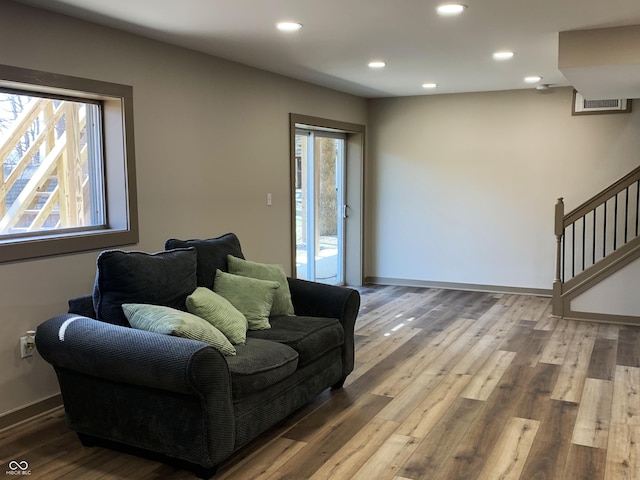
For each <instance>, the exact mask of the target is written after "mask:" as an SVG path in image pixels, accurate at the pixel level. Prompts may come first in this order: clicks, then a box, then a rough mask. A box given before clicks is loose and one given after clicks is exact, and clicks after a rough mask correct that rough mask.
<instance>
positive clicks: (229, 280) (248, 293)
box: [213, 270, 280, 330]
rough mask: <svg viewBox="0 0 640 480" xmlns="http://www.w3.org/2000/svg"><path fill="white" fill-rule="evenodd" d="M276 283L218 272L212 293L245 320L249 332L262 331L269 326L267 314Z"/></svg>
mask: <svg viewBox="0 0 640 480" xmlns="http://www.w3.org/2000/svg"><path fill="white" fill-rule="evenodd" d="M279 286H280V285H279V284H278V282H271V281H269V280H258V279H257V278H249V277H241V276H240V275H233V274H231V273H227V272H223V271H222V270H218V271H217V272H216V279H215V282H214V284H213V291H214V292H216V293H217V294H219V295H221V296H223V297H224V298H226V299H227V300H229V302H231V305H233V306H234V307H236V308H237V309H238V310H240V311H241V312H242V314H243V315H244V316H245V317H246V318H247V324H248V328H249V330H264V329H267V328H271V325H269V312H270V311H271V305H273V296H274V295H275V293H276V290H277V289H278V288H279Z"/></svg>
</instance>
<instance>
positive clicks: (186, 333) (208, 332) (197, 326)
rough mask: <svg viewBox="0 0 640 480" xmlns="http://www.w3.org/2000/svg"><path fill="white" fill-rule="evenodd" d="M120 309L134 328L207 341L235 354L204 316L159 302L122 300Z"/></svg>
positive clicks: (222, 351)
mask: <svg viewBox="0 0 640 480" xmlns="http://www.w3.org/2000/svg"><path fill="white" fill-rule="evenodd" d="M122 311H123V312H124V314H125V315H126V317H127V320H129V323H130V324H131V326H132V327H133V328H137V329H138V330H146V331H147V332H155V333H162V334H164V335H173V336H174V337H182V338H190V339H191V340H198V341H200V342H205V343H208V344H209V345H212V346H213V347H214V348H216V349H217V350H219V351H220V352H221V353H222V354H223V355H235V354H236V349H235V348H234V347H233V345H231V343H229V340H228V339H227V337H225V336H224V334H223V333H222V332H221V331H220V330H218V329H217V328H216V327H214V326H213V325H211V324H210V323H208V322H207V321H205V320H204V319H202V318H200V317H197V316H195V315H192V314H191V313H188V312H183V311H181V310H176V309H175V308H170V307H163V306H161V305H148V304H145V303H125V304H124V305H122Z"/></svg>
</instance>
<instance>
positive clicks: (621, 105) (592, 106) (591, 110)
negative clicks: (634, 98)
mask: <svg viewBox="0 0 640 480" xmlns="http://www.w3.org/2000/svg"><path fill="white" fill-rule="evenodd" d="M572 107H573V108H572V109H571V114H572V115H590V114H597V113H629V112H630V111H631V100H629V99H626V98H612V99H605V100H587V99H585V98H584V97H583V96H582V95H581V94H580V93H578V92H577V91H575V90H574V91H573V106H572Z"/></svg>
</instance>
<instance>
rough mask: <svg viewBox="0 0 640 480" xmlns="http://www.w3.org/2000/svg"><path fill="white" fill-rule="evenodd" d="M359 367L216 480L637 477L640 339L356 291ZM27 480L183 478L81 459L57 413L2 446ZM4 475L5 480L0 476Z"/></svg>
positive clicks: (483, 299) (527, 312)
mask: <svg viewBox="0 0 640 480" xmlns="http://www.w3.org/2000/svg"><path fill="white" fill-rule="evenodd" d="M361 293H362V308H361V313H360V316H359V319H358V322H357V328H356V344H357V345H356V352H357V354H356V369H355V371H354V372H353V374H352V375H350V377H349V378H348V379H347V382H346V384H345V387H344V389H342V390H340V391H330V390H327V391H326V392H324V393H322V394H321V395H319V396H318V397H317V398H316V399H315V400H314V401H313V402H311V403H310V404H309V405H307V406H306V407H304V408H302V409H301V410H300V411H298V412H296V413H295V414H294V415H293V416H291V417H290V418H289V419H287V420H286V421H284V422H283V423H281V424H279V425H278V426H276V427H275V428H273V429H272V430H270V431H269V432H267V433H266V434H264V435H263V436H262V437H261V438H259V439H258V440H257V441H255V442H253V443H252V444H251V445H249V446H248V447H247V448H245V449H243V450H242V451H240V452H238V453H237V454H236V455H234V456H233V457H232V458H231V459H229V460H228V461H227V462H225V463H224V464H223V465H222V466H221V467H220V469H219V471H218V475H217V476H216V478H217V479H219V480H232V479H239V480H257V479H261V480H267V479H269V480H276V479H294V480H307V479H313V480H322V479H331V480H343V479H345V480H351V479H357V480H419V479H428V480H449V479H459V480H473V479H482V480H485V479H522V480H552V479H556V480H572V479H585V480H587V479H588V480H600V479H603V480H631V479H635V480H638V479H640V327H626V326H614V325H606V324H597V323H581V322H573V321H565V320H558V319H554V318H551V317H550V315H549V313H550V300H549V299H548V298H541V297H534V296H520V295H500V294H491V293H478V292H461V291H453V290H439V289H420V288H411V287H379V286H378V287H365V288H362V289H361ZM0 458H1V459H2V462H3V463H4V464H5V466H6V465H8V462H10V461H11V460H16V461H20V460H26V461H28V463H29V469H30V470H31V478H34V479H43V480H79V479H81V480H97V479H101V480H110V479H140V480H151V479H158V480H159V479H162V480H183V479H190V480H191V479H193V478H195V477H194V476H193V475H192V474H191V473H189V472H186V471H182V470H177V469H175V468H172V467H169V466H166V465H163V464H160V463H156V462H152V461H149V460H144V459H140V458H137V457H133V456H129V455H125V454H121V453H116V452H112V451H109V450H105V449H101V448H86V447H83V446H81V445H80V442H79V441H78V440H77V438H76V437H75V435H74V434H73V433H71V432H69V431H68V430H67V428H66V426H65V424H64V420H63V413H62V411H61V410H58V411H54V412H52V413H50V414H47V415H44V416H41V417H39V418H37V419H34V420H32V421H29V422H26V423H24V424H21V425H19V426H16V427H13V428H10V429H7V430H5V431H3V432H0ZM0 473H1V472H0Z"/></svg>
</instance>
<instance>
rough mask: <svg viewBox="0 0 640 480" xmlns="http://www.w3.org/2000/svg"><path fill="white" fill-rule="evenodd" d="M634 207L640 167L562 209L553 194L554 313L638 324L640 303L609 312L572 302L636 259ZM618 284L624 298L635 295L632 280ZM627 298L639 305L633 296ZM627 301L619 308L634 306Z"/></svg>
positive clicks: (639, 208) (639, 256) (639, 195)
mask: <svg viewBox="0 0 640 480" xmlns="http://www.w3.org/2000/svg"><path fill="white" fill-rule="evenodd" d="M639 212H640V167H638V168H636V169H635V170H633V171H632V172H631V173H629V174H628V175H626V176H625V177H623V178H621V179H620V180H618V181H617V182H615V183H614V184H613V185H611V186H610V187H608V188H606V189H605V190H603V191H602V192H600V193H598V194H597V195H595V196H594V197H593V198H591V199H590V200H588V201H587V202H585V203H583V204H582V205H580V206H579V207H578V208H576V209H574V210H572V211H571V212H569V213H565V212H564V203H563V199H562V198H559V199H558V202H557V204H556V209H555V235H556V247H557V250H556V275H555V280H554V283H553V304H552V306H553V310H552V314H553V315H554V316H557V317H563V318H570V319H577V320H593V321H601V322H612V323H622V324H632V325H640V308H638V309H637V311H633V312H630V311H624V312H623V313H620V312H613V313H609V312H605V311H599V312H594V311H581V310H580V309H579V308H578V306H577V305H579V304H580V302H579V301H578V300H581V299H583V298H585V295H588V292H589V291H591V292H593V291H594V290H593V289H595V288H599V287H598V285H601V284H602V283H603V282H605V281H606V280H607V279H608V281H609V282H611V281H612V279H611V276H612V275H613V274H615V273H617V272H621V271H622V270H623V269H624V268H625V267H630V266H631V265H632V264H633V263H634V262H635V261H639V262H640V236H639V230H640V224H639V219H640V217H639ZM622 288H624V290H625V292H626V293H625V295H627V297H626V298H628V299H632V298H635V297H640V291H639V290H638V288H637V282H633V283H628V284H626V285H624V286H622ZM625 303H626V302H625ZM630 303H631V304H633V305H640V301H636V300H633V301H631V302H630ZM633 305H632V306H631V307H629V306H625V307H624V308H622V307H621V309H622V310H625V309H626V310H629V309H631V310H636V308H635V307H634V306H633ZM614 310H615V309H614Z"/></svg>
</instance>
